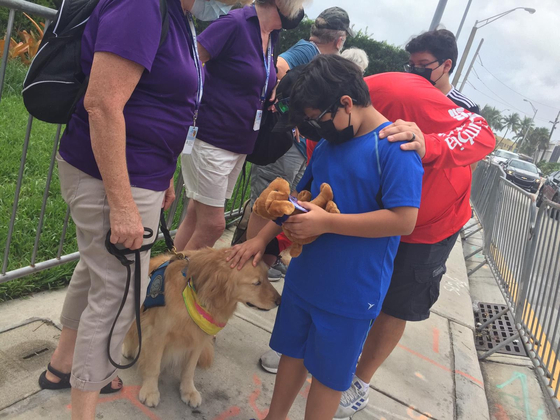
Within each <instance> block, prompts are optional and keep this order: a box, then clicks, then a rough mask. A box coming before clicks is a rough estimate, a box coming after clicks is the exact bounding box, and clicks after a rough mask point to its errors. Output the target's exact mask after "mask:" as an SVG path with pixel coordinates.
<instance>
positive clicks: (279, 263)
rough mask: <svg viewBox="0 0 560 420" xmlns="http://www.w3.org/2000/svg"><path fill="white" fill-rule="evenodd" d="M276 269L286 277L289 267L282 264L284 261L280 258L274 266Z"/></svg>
mask: <svg viewBox="0 0 560 420" xmlns="http://www.w3.org/2000/svg"><path fill="white" fill-rule="evenodd" d="M272 267H273V268H274V269H276V270H278V271H280V272H281V273H282V275H283V276H285V275H286V271H288V267H287V266H286V264H284V263H283V262H282V260H281V259H280V258H278V259H277V260H276V263H275V264H274V265H273V266H272Z"/></svg>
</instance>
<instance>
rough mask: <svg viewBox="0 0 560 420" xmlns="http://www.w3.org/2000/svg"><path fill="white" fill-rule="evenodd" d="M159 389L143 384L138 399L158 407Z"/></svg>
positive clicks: (149, 405) (150, 405)
mask: <svg viewBox="0 0 560 420" xmlns="http://www.w3.org/2000/svg"><path fill="white" fill-rule="evenodd" d="M159 397H160V394H159V391H158V390H157V389H156V390H153V389H149V387H146V386H143V387H142V388H140V393H139V394H138V399H139V400H140V402H141V403H143V404H145V405H147V406H148V407H157V406H158V404H159Z"/></svg>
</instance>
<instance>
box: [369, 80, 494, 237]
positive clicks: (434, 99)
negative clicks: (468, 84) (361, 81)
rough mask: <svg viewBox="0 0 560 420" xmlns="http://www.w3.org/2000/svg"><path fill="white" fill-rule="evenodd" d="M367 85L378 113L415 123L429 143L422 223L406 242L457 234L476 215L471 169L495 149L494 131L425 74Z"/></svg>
mask: <svg viewBox="0 0 560 420" xmlns="http://www.w3.org/2000/svg"><path fill="white" fill-rule="evenodd" d="M365 81H366V83H367V85H368V87H369V91H370V96H371V100H372V103H373V106H374V107H375V109H377V110H378V111H379V112H380V113H381V114H383V115H384V116H385V117H386V118H387V119H389V120H390V121H397V120H398V119H402V120H405V121H413V122H415V123H416V124H417V125H418V127H419V128H420V130H422V132H423V133H424V137H425V139H426V155H425V156H424V159H422V164H423V166H424V178H423V180H422V200H421V204H420V210H419V212H418V220H417V222H416V227H415V229H414V232H412V234H411V235H408V236H403V237H402V238H401V240H402V241H403V242H408V243H426V244H433V243H436V242H439V241H441V240H443V239H445V238H447V237H449V236H451V235H452V234H454V233H455V232H457V231H459V230H460V229H461V227H463V226H464V225H465V223H466V222H467V221H468V220H469V219H470V217H471V208H470V204H469V199H470V195H471V178H472V173H471V168H470V166H469V165H470V164H471V163H475V162H478V161H479V160H481V159H483V158H484V157H485V156H486V155H487V154H488V153H490V152H491V151H492V150H494V146H495V144H496V139H495V137H494V134H493V133H492V130H490V128H489V127H488V124H487V123H486V120H484V118H482V117H481V116H480V115H478V114H472V113H470V112H469V111H466V110H464V109H463V108H459V107H457V105H455V104H454V103H453V102H452V101H451V100H450V99H448V98H447V97H446V96H445V95H444V94H443V93H441V92H440V91H439V90H437V89H436V88H434V87H433V86H432V85H431V84H430V83H429V82H428V81H427V80H426V79H424V78H422V77H420V76H417V75H413V74H408V73H382V74H377V75H374V76H369V77H366V78H365ZM403 181H406V180H403Z"/></svg>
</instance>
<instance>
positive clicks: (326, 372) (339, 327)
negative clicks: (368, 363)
mask: <svg viewBox="0 0 560 420" xmlns="http://www.w3.org/2000/svg"><path fill="white" fill-rule="evenodd" d="M372 321H373V320H370V319H354V318H346V317H344V316H341V315H337V314H334V313H331V312H327V311H324V310H322V309H319V308H317V307H315V306H313V305H311V304H309V303H307V302H306V301H305V300H303V299H302V298H300V297H299V296H297V295H296V294H295V293H294V292H292V291H291V290H290V289H289V288H288V287H287V286H285V287H284V292H283V293H282V304H281V305H280V307H279V308H278V314H277V315H276V322H275V324H274V331H272V337H271V339H270V347H271V348H272V349H273V350H276V351H277V352H279V353H282V354H285V355H286V356H289V357H292V358H294V359H303V364H304V365H305V367H306V368H307V370H308V371H309V372H310V373H311V375H313V378H315V379H317V380H318V381H319V382H321V383H322V384H323V385H325V386H328V387H329V388H331V389H334V390H335V391H346V390H347V389H348V388H350V385H351V384H352V378H353V376H354V372H355V371H356V364H357V363H358V358H359V357H360V353H361V352H362V347H363V345H364V342H365V339H366V337H367V334H368V332H369V329H370V326H371V324H372Z"/></svg>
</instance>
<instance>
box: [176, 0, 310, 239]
mask: <svg viewBox="0 0 560 420" xmlns="http://www.w3.org/2000/svg"><path fill="white" fill-rule="evenodd" d="M302 3H303V0H256V1H255V4H254V5H252V6H247V7H244V8H242V9H237V10H233V11H231V12H230V13H229V14H228V15H226V16H222V17H221V18H220V19H218V20H217V21H215V22H213V23H212V24H211V25H210V26H209V27H208V28H207V29H206V30H205V31H204V32H203V33H202V34H200V36H199V37H198V50H199V54H200V59H201V61H202V62H204V63H205V81H204V96H203V98H202V105H201V107H200V114H199V115H198V118H197V121H196V125H197V127H198V135H197V136H196V137H197V138H196V140H194V142H189V141H187V145H186V147H185V150H183V153H182V155H181V163H182V170H183V178H184V180H185V188H186V194H187V197H189V198H191V200H190V201H189V205H188V208H187V216H186V218H185V220H184V221H183V223H182V224H181V226H180V227H179V231H178V233H177V236H176V238H175V245H176V247H177V249H186V250H194V249H200V248H203V247H205V246H213V245H214V243H215V242H216V240H217V239H218V238H219V237H220V236H221V235H222V233H223V231H224V228H225V220H224V203H225V200H226V199H229V198H231V195H232V192H233V188H234V186H235V182H236V180H237V177H238V175H239V173H240V171H241V168H242V167H243V163H244V161H245V156H246V155H247V154H249V153H251V152H252V151H253V147H254V146H255V141H256V139H257V135H258V131H259V128H260V119H261V116H262V112H263V107H264V104H265V102H266V101H267V100H268V99H269V98H270V96H271V94H272V92H273V90H274V87H275V86H276V69H275V67H274V58H273V53H274V45H275V44H276V41H277V40H278V33H279V30H280V29H282V28H285V29H292V28H295V27H296V26H297V25H298V24H299V22H300V21H301V19H302V18H303V9H302Z"/></svg>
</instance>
